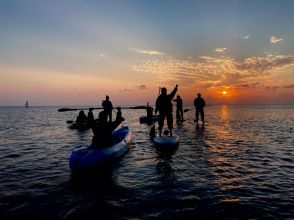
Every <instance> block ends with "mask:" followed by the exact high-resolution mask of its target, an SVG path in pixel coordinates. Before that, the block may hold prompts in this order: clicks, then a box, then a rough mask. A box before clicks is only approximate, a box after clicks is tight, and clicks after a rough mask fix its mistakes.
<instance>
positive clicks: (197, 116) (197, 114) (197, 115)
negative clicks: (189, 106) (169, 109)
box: [195, 108, 199, 124]
mask: <svg viewBox="0 0 294 220" xmlns="http://www.w3.org/2000/svg"><path fill="white" fill-rule="evenodd" d="M195 116H196V123H197V124H198V120H199V109H198V108H197V109H196V115H195Z"/></svg>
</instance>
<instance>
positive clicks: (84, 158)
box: [69, 126, 132, 172]
mask: <svg viewBox="0 0 294 220" xmlns="http://www.w3.org/2000/svg"><path fill="white" fill-rule="evenodd" d="M131 135H132V132H131V129H130V128H129V127H127V126H125V127H122V128H120V129H118V130H116V131H114V132H112V138H113V140H114V141H113V142H114V143H113V144H112V145H111V146H109V147H104V148H93V147H91V146H89V145H81V146H79V147H77V149H75V150H73V151H72V153H71V156H70V160H69V166H70V168H71V170H72V171H74V172H76V171H81V170H87V169H93V168H99V167H103V166H106V165H109V164H111V163H113V162H115V161H116V160H117V159H119V158H120V157H121V156H123V155H124V154H125V153H126V152H127V151H128V149H129V146H128V144H129V143H130V141H131Z"/></svg>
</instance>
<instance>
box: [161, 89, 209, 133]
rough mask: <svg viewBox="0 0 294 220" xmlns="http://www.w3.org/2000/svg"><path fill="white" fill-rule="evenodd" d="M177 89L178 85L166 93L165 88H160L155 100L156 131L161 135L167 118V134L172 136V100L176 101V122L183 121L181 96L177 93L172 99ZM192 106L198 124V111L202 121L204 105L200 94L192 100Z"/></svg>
mask: <svg viewBox="0 0 294 220" xmlns="http://www.w3.org/2000/svg"><path fill="white" fill-rule="evenodd" d="M177 90H178V85H176V86H175V88H174V89H173V91H172V92H171V93H170V94H167V89H166V88H165V87H163V88H161V94H160V95H159V96H158V98H157V100H156V109H155V114H156V113H157V111H159V121H158V132H159V135H160V136H161V133H162V128H163V125H164V120H165V118H166V120H167V126H168V129H169V134H170V136H172V129H173V108H172V101H174V102H176V107H177V110H176V119H177V122H183V121H184V110H183V100H182V98H181V96H179V95H177V98H176V99H173V98H174V96H175V94H176V92H177ZM194 106H195V108H196V112H195V122H196V123H197V124H198V121H199V113H200V115H201V121H202V123H204V107H205V101H204V99H203V98H202V97H201V94H200V93H198V94H197V98H196V99H195V100H194Z"/></svg>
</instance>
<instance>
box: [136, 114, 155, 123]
mask: <svg viewBox="0 0 294 220" xmlns="http://www.w3.org/2000/svg"><path fill="white" fill-rule="evenodd" d="M158 119H159V116H158V115H155V116H151V117H150V116H149V117H147V116H141V117H140V123H141V124H143V123H153V122H155V121H158Z"/></svg>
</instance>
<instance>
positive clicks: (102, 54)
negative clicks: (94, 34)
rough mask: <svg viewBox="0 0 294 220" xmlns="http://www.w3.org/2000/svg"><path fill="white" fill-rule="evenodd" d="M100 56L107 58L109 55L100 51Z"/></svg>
mask: <svg viewBox="0 0 294 220" xmlns="http://www.w3.org/2000/svg"><path fill="white" fill-rule="evenodd" d="M99 57H100V58H107V57H108V56H107V55H106V54H104V53H99Z"/></svg>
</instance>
